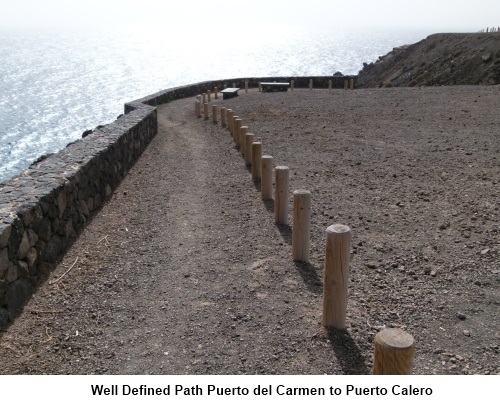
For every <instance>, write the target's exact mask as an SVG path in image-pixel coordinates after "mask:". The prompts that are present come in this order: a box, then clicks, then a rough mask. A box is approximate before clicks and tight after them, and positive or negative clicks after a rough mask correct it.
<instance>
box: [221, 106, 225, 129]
mask: <svg viewBox="0 0 500 405" xmlns="http://www.w3.org/2000/svg"><path fill="white" fill-rule="evenodd" d="M220 124H221V126H223V127H225V126H226V107H221V108H220Z"/></svg>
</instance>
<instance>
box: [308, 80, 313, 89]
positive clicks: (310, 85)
mask: <svg viewBox="0 0 500 405" xmlns="http://www.w3.org/2000/svg"><path fill="white" fill-rule="evenodd" d="M312 89H313V79H309V90H312Z"/></svg>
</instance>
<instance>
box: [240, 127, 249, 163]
mask: <svg viewBox="0 0 500 405" xmlns="http://www.w3.org/2000/svg"><path fill="white" fill-rule="evenodd" d="M247 132H248V127H247V126H246V125H242V126H241V128H240V152H241V156H243V158H244V157H245V147H246V144H245V139H246V135H247Z"/></svg>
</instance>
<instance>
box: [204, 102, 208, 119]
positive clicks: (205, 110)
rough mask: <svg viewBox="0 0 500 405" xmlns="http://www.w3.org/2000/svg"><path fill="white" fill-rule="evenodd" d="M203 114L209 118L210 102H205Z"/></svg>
mask: <svg viewBox="0 0 500 405" xmlns="http://www.w3.org/2000/svg"><path fill="white" fill-rule="evenodd" d="M203 115H204V116H205V119H206V120H208V103H204V104H203Z"/></svg>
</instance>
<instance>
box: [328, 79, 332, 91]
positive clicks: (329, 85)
mask: <svg viewBox="0 0 500 405" xmlns="http://www.w3.org/2000/svg"><path fill="white" fill-rule="evenodd" d="M331 89H332V81H331V80H328V90H331Z"/></svg>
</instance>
